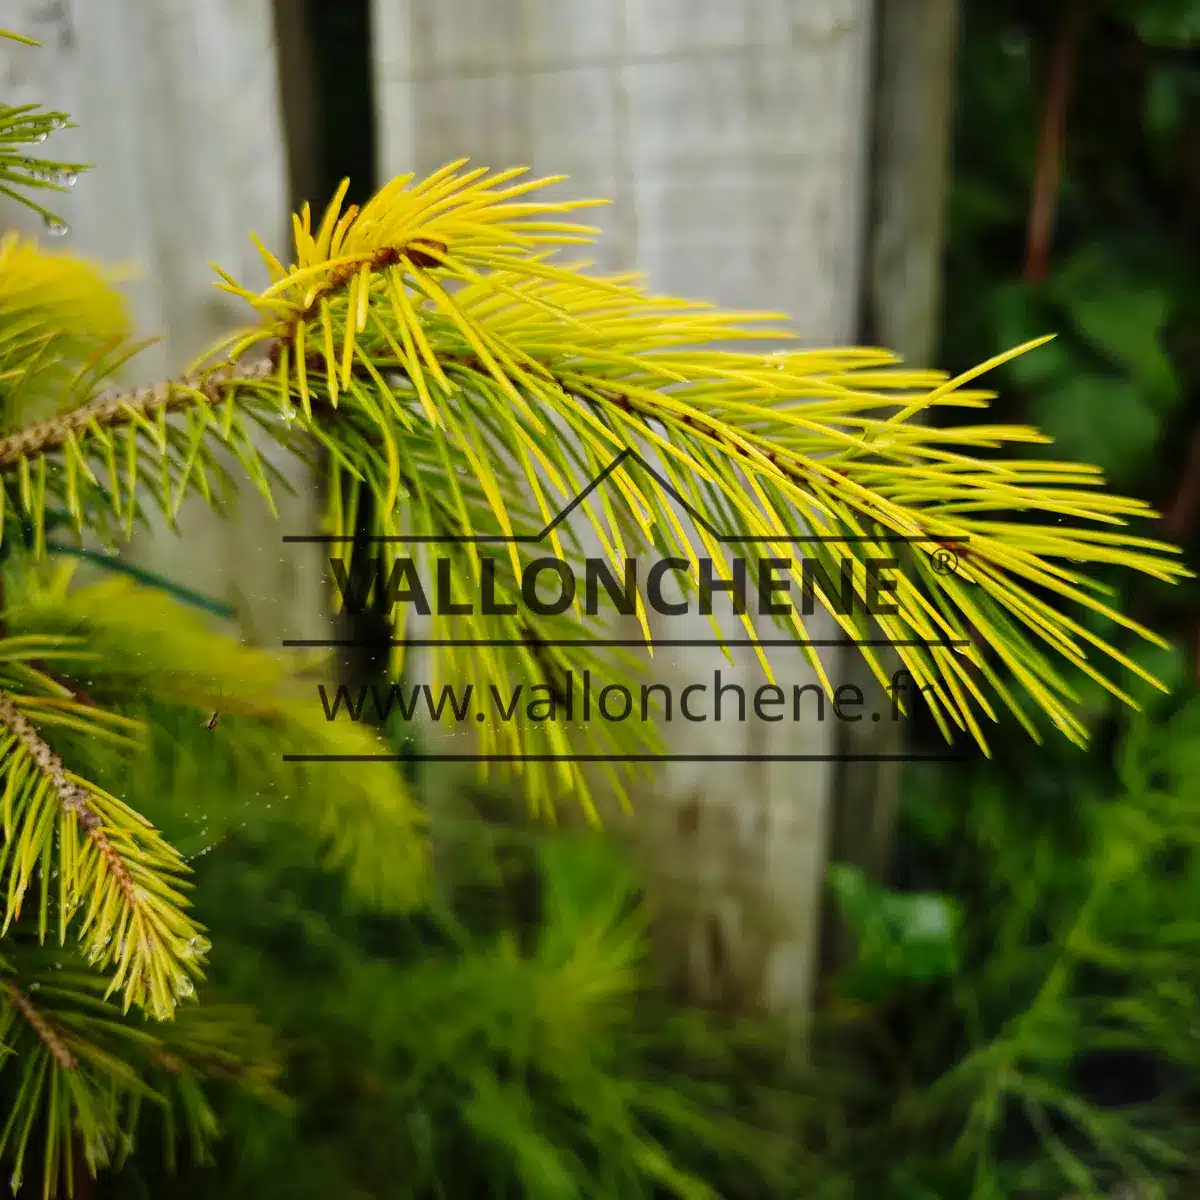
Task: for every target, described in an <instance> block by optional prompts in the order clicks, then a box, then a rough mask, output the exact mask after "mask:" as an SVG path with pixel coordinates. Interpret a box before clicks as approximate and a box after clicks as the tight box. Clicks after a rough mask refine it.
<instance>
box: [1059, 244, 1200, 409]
mask: <svg viewBox="0 0 1200 1200" xmlns="http://www.w3.org/2000/svg"><path fill="white" fill-rule="evenodd" d="M1114 267H1115V264H1114V263H1112V262H1111V261H1110V260H1109V259H1108V258H1107V257H1106V256H1105V255H1103V254H1101V253H1099V252H1095V251H1088V252H1085V253H1083V254H1080V255H1077V256H1076V257H1075V258H1074V259H1073V260H1072V261H1071V262H1070V263H1069V264H1068V265H1067V266H1066V268H1065V269H1064V270H1063V271H1062V272H1061V273H1060V274H1059V276H1058V277H1057V279H1055V280H1054V282H1053V283H1052V285H1051V291H1052V293H1053V295H1054V296H1055V297H1056V298H1057V299H1058V301H1059V302H1060V303H1061V304H1062V306H1063V307H1064V309H1065V310H1066V313H1067V316H1068V317H1069V318H1070V320H1071V323H1072V325H1074V327H1075V329H1076V330H1077V331H1078V333H1079V334H1080V335H1081V336H1082V337H1083V338H1084V340H1085V341H1087V342H1088V343H1089V344H1090V345H1091V346H1092V348H1093V349H1094V350H1096V351H1097V352H1098V353H1099V354H1101V355H1103V356H1104V357H1105V358H1106V359H1108V360H1109V361H1110V362H1111V363H1113V364H1114V365H1115V366H1119V367H1122V368H1123V369H1124V370H1125V371H1127V372H1128V373H1129V376H1130V379H1131V380H1132V381H1133V382H1134V383H1135V384H1136V385H1137V386H1138V387H1139V388H1141V389H1143V390H1144V391H1145V392H1146V393H1147V395H1148V396H1149V397H1150V398H1151V399H1152V400H1153V402H1154V407H1155V409H1156V410H1157V411H1159V412H1166V411H1169V410H1170V409H1171V408H1172V407H1173V406H1174V404H1175V403H1176V401H1177V400H1178V399H1179V394H1180V389H1179V380H1178V378H1177V377H1176V374H1175V367H1174V365H1173V363H1172V362H1171V359H1170V357H1169V356H1168V354H1167V352H1166V351H1165V350H1164V348H1163V345H1162V340H1161V334H1162V330H1163V327H1164V325H1165V324H1166V322H1167V319H1168V317H1169V316H1170V313H1171V297H1170V296H1169V295H1168V294H1167V293H1166V292H1165V291H1163V290H1162V289H1161V288H1158V287H1155V286H1152V285H1147V284H1144V283H1139V282H1136V281H1127V282H1126V281H1123V280H1122V279H1121V277H1120V275H1119V273H1118V272H1117V271H1116V270H1115V269H1114Z"/></svg>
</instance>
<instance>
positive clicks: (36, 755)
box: [0, 693, 138, 905]
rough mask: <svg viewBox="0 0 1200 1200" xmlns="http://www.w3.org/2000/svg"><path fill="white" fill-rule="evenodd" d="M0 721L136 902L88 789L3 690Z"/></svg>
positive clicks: (119, 857) (123, 889)
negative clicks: (73, 776) (70, 774)
mask: <svg viewBox="0 0 1200 1200" xmlns="http://www.w3.org/2000/svg"><path fill="white" fill-rule="evenodd" d="M0 724H3V725H5V726H7V727H8V729H9V730H10V732H11V733H12V734H13V735H14V736H15V737H16V739H17V742H18V744H19V745H20V746H21V747H22V749H24V751H25V753H26V754H28V755H29V757H30V758H31V759H32V760H33V761H34V763H35V764H36V765H37V767H38V769H39V770H40V771H41V772H42V774H43V775H45V776H46V778H47V779H49V781H50V785H51V787H52V788H53V789H54V792H55V795H57V797H58V803H59V807H60V808H61V809H62V811H63V812H65V813H68V814H70V815H72V816H74V818H75V820H76V821H77V822H78V823H79V828H80V829H81V830H83V832H84V834H85V835H86V836H87V838H88V840H89V841H90V842H91V843H92V845H93V846H94V847H95V849H96V851H97V853H99V854H100V856H101V857H102V858H103V859H104V861H105V863H106V865H107V866H108V869H109V871H110V872H111V873H112V875H113V878H114V879H116V881H117V885H118V886H119V887H120V889H121V891H122V893H124V895H125V898H126V899H127V900H128V901H129V903H130V904H133V905H136V904H137V902H138V900H137V893H136V891H135V889H134V886H133V880H132V879H131V878H130V876H129V871H128V870H127V868H126V866H125V863H124V862H123V861H122V859H121V856H120V855H119V854H118V853H117V851H116V849H115V848H114V847H113V845H112V843H111V842H110V841H109V840H108V835H107V834H106V833H105V832H104V824H103V822H102V821H101V819H100V816H99V814H98V813H97V812H96V811H95V809H93V808H92V807H91V804H90V803H89V801H88V795H87V792H85V791H84V790H83V788H81V787H80V786H79V785H78V784H77V783H73V782H72V781H71V780H70V779H69V778H68V777H67V770H66V767H64V766H63V761H62V759H61V758H59V756H58V755H57V754H55V752H54V751H53V749H51V747H50V744H49V743H48V742H47V741H46V739H45V738H43V737H42V735H41V734H40V733H39V732H38V730H37V728H36V727H35V726H34V725H33V723H32V722H31V721H30V720H29V719H28V718H27V717H26V716H25V715H24V713H22V712H21V711H20V709H18V708H17V706H16V704H15V703H14V702H13V700H12V698H11V697H9V696H6V695H4V694H3V693H0Z"/></svg>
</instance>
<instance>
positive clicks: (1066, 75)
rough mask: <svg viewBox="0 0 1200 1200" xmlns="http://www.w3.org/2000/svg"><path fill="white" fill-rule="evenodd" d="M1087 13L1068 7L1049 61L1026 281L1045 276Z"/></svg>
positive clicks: (1079, 5)
mask: <svg viewBox="0 0 1200 1200" xmlns="http://www.w3.org/2000/svg"><path fill="white" fill-rule="evenodd" d="M1086 16H1087V6H1086V3H1085V0H1076V2H1075V3H1073V4H1072V5H1071V6H1070V8H1069V9H1068V10H1067V12H1066V15H1065V17H1064V18H1063V23H1062V27H1061V29H1060V31H1059V35H1058V42H1057V43H1056V45H1055V48H1054V54H1053V57H1052V58H1051V60H1050V74H1049V80H1048V83H1047V87H1046V108H1045V115H1044V117H1043V120H1042V136H1041V142H1040V144H1039V145H1038V155H1037V169H1036V171H1035V174H1034V181H1033V195H1032V198H1031V200H1030V206H1029V228H1028V235H1027V241H1026V249H1025V282H1026V283H1040V282H1041V281H1042V280H1043V279H1045V277H1046V268H1047V265H1048V263H1049V258H1050V240H1051V233H1052V229H1053V225H1054V210H1055V207H1056V203H1057V199H1058V187H1059V181H1060V179H1061V176H1062V156H1063V146H1064V143H1065V142H1066V135H1067V107H1068V104H1069V102H1070V98H1071V91H1072V87H1073V84H1074V79H1075V59H1076V55H1077V52H1078V48H1079V39H1080V35H1081V34H1082V32H1083V26H1084V19H1085V17H1086Z"/></svg>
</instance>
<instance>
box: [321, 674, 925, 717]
mask: <svg viewBox="0 0 1200 1200" xmlns="http://www.w3.org/2000/svg"><path fill="white" fill-rule="evenodd" d="M317 693H318V697H319V699H320V702H321V707H322V711H323V712H324V715H325V719H326V720H327V721H339V720H342V721H355V722H357V721H369V722H379V723H385V722H388V721H390V720H396V719H398V720H401V721H425V720H431V721H434V722H437V723H442V722H453V723H458V724H466V723H468V722H478V723H481V724H482V723H489V724H509V723H513V722H531V723H547V722H560V721H561V722H566V723H579V722H589V721H601V722H607V723H612V724H620V723H623V722H638V721H641V722H646V723H653V724H657V723H659V722H662V721H667V722H671V721H688V722H693V723H704V722H713V723H719V722H722V721H747V720H761V721H770V722H780V721H792V722H796V723H799V722H801V721H817V722H822V721H827V720H835V721H847V722H850V723H856V722H859V721H899V720H902V719H904V716H905V713H907V712H911V711H912V709H911V705H912V703H913V701H914V700H915V699H916V697H917V696H918V695H919V693H920V689H919V688H918V687H917V684H916V682H915V681H914V679H913V678H912V676H911V675H909V673H908V672H907V671H903V670H901V671H897V672H895V673H894V674H893V675H892V676H891V679H890V682H889V685H888V687H887V688H886V689H885V691H884V694H883V695H878V694H877V695H875V696H874V697H868V696H867V695H865V694H864V692H863V690H862V688H860V687H858V686H857V685H856V684H843V685H841V686H834V687H833V689H832V694H827V693H826V691H825V689H824V688H822V686H821V685H820V684H819V683H816V682H810V683H805V684H793V685H784V684H775V683H763V684H759V685H757V686H751V687H747V686H745V685H743V684H739V683H732V682H728V681H727V680H725V679H723V678H722V674H721V671H720V670H716V671H714V672H713V675H712V678H711V680H708V681H705V682H691V683H686V684H666V683H642V684H629V683H605V682H603V680H601V679H597V678H596V677H595V676H594V674H593V673H592V672H591V671H581V672H578V673H575V672H567V673H566V674H565V675H564V676H563V678H562V679H561V680H560V681H559V682H558V683H557V684H555V685H553V686H552V685H550V684H546V683H539V684H513V685H511V686H507V687H498V686H497V685H495V684H486V685H476V684H473V683H463V684H460V685H455V684H452V683H445V684H440V685H436V686H435V685H431V684H428V683H390V684H388V683H385V684H364V685H361V686H350V685H346V684H340V685H338V686H337V687H328V686H326V685H325V684H317Z"/></svg>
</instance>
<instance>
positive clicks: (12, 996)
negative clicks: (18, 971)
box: [0, 979, 78, 1071]
mask: <svg viewBox="0 0 1200 1200" xmlns="http://www.w3.org/2000/svg"><path fill="white" fill-rule="evenodd" d="M0 995H3V996H4V997H5V998H6V999H7V1000H8V1002H9V1004H11V1005H12V1006H13V1008H15V1009H16V1010H17V1012H19V1013H20V1014H21V1017H22V1018H23V1020H24V1021H25V1024H26V1025H28V1026H29V1028H30V1029H32V1030H33V1032H34V1035H35V1036H36V1037H37V1039H38V1041H39V1042H41V1043H42V1045H43V1046H45V1048H46V1050H47V1051H48V1052H49V1054H50V1056H51V1058H53V1059H54V1061H55V1062H56V1063H57V1064H58V1065H59V1067H61V1068H62V1070H64V1071H74V1070H75V1068H76V1066H77V1065H78V1064H77V1063H76V1060H75V1055H73V1054H72V1053H71V1051H70V1050H68V1049H67V1047H66V1046H65V1045H64V1044H63V1041H62V1039H61V1038H60V1037H59V1036H58V1033H57V1031H56V1030H55V1029H54V1026H53V1025H51V1024H50V1022H49V1021H47V1020H46V1018H45V1017H44V1016H43V1015H42V1014H41V1012H39V1011H38V1008H37V1006H36V1005H35V1004H34V1003H33V1001H32V1000H30V998H29V997H28V996H27V995H26V994H25V993H24V992H23V991H22V990H21V989H20V988H19V987H18V986H17V985H16V984H15V983H13V982H12V981H11V980H7V979H3V980H0Z"/></svg>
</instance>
